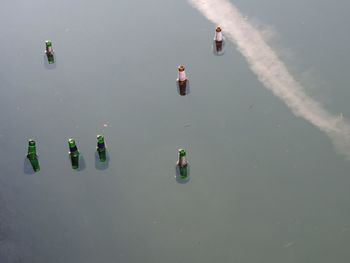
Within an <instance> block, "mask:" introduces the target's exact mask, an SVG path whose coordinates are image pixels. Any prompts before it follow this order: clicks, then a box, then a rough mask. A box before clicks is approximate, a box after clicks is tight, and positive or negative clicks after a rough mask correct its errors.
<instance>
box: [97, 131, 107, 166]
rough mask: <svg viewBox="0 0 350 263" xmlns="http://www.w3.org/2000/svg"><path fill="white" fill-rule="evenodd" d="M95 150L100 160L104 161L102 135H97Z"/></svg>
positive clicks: (104, 152) (104, 153)
mask: <svg viewBox="0 0 350 263" xmlns="http://www.w3.org/2000/svg"><path fill="white" fill-rule="evenodd" d="M97 152H98V156H99V158H100V161H101V162H105V161H106V145H105V139H104V137H103V136H102V135H97Z"/></svg>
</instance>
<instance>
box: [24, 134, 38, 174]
mask: <svg viewBox="0 0 350 263" xmlns="http://www.w3.org/2000/svg"><path fill="white" fill-rule="evenodd" d="M27 158H28V159H29V161H30V164H31V165H32V167H33V170H34V172H39V171H40V166H39V160H38V156H37V155H36V146H35V141H34V140H32V139H30V140H29V142H28V154H27Z"/></svg>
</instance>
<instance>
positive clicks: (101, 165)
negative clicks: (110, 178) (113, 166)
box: [95, 151, 110, 171]
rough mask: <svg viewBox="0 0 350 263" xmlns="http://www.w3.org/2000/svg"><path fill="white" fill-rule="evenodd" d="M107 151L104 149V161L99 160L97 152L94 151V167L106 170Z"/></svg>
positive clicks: (107, 162)
mask: <svg viewBox="0 0 350 263" xmlns="http://www.w3.org/2000/svg"><path fill="white" fill-rule="evenodd" d="M109 160H110V158H109V153H108V152H107V151H106V160H105V161H104V162H101V161H100V157H99V154H98V152H97V151H96V152H95V168H96V169H97V170H101V171H102V170H106V169H107V168H108V165H109Z"/></svg>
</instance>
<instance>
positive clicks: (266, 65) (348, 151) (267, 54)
mask: <svg viewBox="0 0 350 263" xmlns="http://www.w3.org/2000/svg"><path fill="white" fill-rule="evenodd" d="M189 2H190V3H191V4H192V5H193V6H194V7H195V8H197V9H198V10H199V11H200V12H201V13H202V14H203V15H204V16H205V17H207V18H208V19H209V20H211V21H212V22H213V23H214V24H215V25H219V26H220V27H221V28H222V30H223V32H224V33H225V35H226V36H227V37H228V38H229V39H231V40H232V41H233V42H234V43H235V44H236V45H237V48H238V50H239V51H240V52H241V53H242V54H243V56H244V57H245V58H246V60H247V61H248V64H249V66H250V68H251V70H252V71H253V72H254V73H255V74H256V75H257V76H258V78H259V80H260V81H261V82H262V83H263V85H264V86H265V87H266V88H267V89H269V90H271V91H272V92H273V93H274V94H275V95H276V96H278V97H279V98H280V99H282V100H283V101H284V102H285V104H286V105H287V106H288V107H289V108H290V109H291V110H292V111H293V113H294V114H295V115H297V116H300V117H302V118H304V119H306V120H308V121H309V122H311V123H312V124H313V125H315V126H316V127H318V128H319V129H320V130H321V131H323V132H325V133H326V134H327V135H329V137H330V138H331V139H332V140H333V143H334V144H335V146H336V148H337V149H338V150H339V151H340V152H341V153H343V154H345V155H346V157H347V158H348V159H350V125H349V123H347V122H346V121H345V120H344V119H342V118H339V117H337V116H334V115H332V114H330V113H329V112H327V111H326V110H325V109H324V108H323V107H322V105H321V104H320V103H319V102H317V101H315V100H314V99H312V98H311V97H310V96H309V95H307V94H306V93H305V90H304V88H303V87H302V86H301V85H300V83H298V82H297V81H296V80H295V79H294V78H293V76H292V75H291V74H290V73H289V72H288V70H287V68H286V66H285V65H284V63H283V62H282V61H281V60H280V59H279V58H278V56H277V55H276V53H275V52H274V51H273V50H272V48H271V47H270V46H269V45H268V44H267V43H266V42H265V41H264V39H263V36H262V33H261V32H260V31H259V30H257V29H256V28H254V27H253V26H252V25H251V24H249V22H247V21H246V19H244V16H243V15H242V14H241V13H240V12H239V10H238V9H237V8H236V7H235V6H234V5H233V4H231V3H230V2H229V1H228V0H189Z"/></svg>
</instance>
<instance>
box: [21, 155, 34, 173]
mask: <svg viewBox="0 0 350 263" xmlns="http://www.w3.org/2000/svg"><path fill="white" fill-rule="evenodd" d="M23 172H24V173H25V174H35V172H34V170H33V167H32V165H31V163H30V161H29V159H28V157H27V156H26V157H24V163H23Z"/></svg>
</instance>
